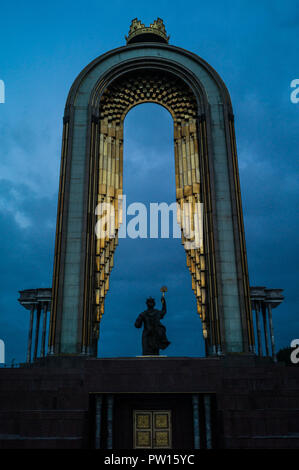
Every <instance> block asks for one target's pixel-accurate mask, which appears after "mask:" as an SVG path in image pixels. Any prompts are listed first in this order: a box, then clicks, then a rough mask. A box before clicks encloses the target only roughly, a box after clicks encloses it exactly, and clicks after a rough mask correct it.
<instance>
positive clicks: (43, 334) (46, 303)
mask: <svg viewBox="0 0 299 470" xmlns="http://www.w3.org/2000/svg"><path fill="white" fill-rule="evenodd" d="M47 311H48V302H44V305H43V332H42V347H41V355H40V356H41V357H45V347H46V331H47Z"/></svg>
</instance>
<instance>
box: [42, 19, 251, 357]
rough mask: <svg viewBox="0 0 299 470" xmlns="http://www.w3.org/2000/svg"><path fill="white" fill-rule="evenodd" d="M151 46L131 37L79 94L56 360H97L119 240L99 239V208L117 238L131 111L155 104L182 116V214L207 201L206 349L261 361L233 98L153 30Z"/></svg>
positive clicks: (202, 278) (67, 187)
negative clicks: (111, 209)
mask: <svg viewBox="0 0 299 470" xmlns="http://www.w3.org/2000/svg"><path fill="white" fill-rule="evenodd" d="M145 29H146V28H145ZM147 29H149V28H147ZM141 36H142V35H140V38H141V40H142V42H139V41H137V40H136V36H134V34H132V35H131V41H128V44H127V45H126V46H124V47H120V48H117V49H115V50H112V51H110V52H108V53H106V54H104V55H102V56H100V57H98V58H97V59H95V60H94V61H93V62H91V63H90V64H89V65H88V66H87V67H86V68H85V69H84V70H83V71H82V72H81V73H80V74H79V76H78V77H77V79H76V80H75V82H74V84H73V85H72V87H71V90H70V92H69V96H68V99H67V103H66V107H65V115H64V129H63V142H62V158H61V175H60V186H59V200H58V217H57V230H56V244H55V261H54V274H53V302H52V311H51V323H50V335H49V351H50V354H58V355H61V354H71V355H77V354H91V355H96V346H95V345H96V343H97V335H98V327H99V323H100V320H101V317H102V315H103V313H104V299H105V295H106V292H107V290H108V288H109V274H110V271H111V268H112V266H113V253H114V250H115V247H116V245H117V236H116V237H115V238H109V237H108V238H107V239H106V240H97V239H96V237H95V226H96V223H97V215H96V214H95V209H96V206H97V204H98V203H99V202H105V201H107V202H109V203H112V204H113V205H114V206H115V210H116V214H117V220H116V229H117V228H118V226H119V223H120V220H119V214H118V206H117V200H118V198H119V197H120V196H121V195H122V190H123V188H122V163H123V162H122V145H123V120H124V118H125V115H126V113H127V112H128V111H129V109H130V108H131V107H133V106H135V105H137V104H139V103H143V102H156V103H158V104H160V105H162V106H164V107H166V108H167V109H168V110H169V112H170V113H171V115H172V117H173V122H174V148H175V168H176V195H177V201H178V203H179V205H182V204H183V202H184V201H188V202H189V203H190V204H191V207H196V206H195V204H196V203H199V202H201V203H203V209H204V210H203V217H202V220H199V223H201V224H202V226H203V245H202V246H200V247H197V248H195V249H192V248H191V249H187V250H186V255H187V265H188V267H189V269H190V272H191V278H192V287H193V290H194V293H195V295H196V299H197V309H198V313H199V314H200V316H201V319H202V324H203V333H204V337H205V340H206V344H207V351H208V353H209V354H222V353H224V354H226V353H250V352H252V351H253V344H254V335H253V326H252V316H251V310H250V302H249V283H248V270H247V260H246V247H245V238H244V227H243V219H242V205H241V195H240V185H239V174H238V164H237V151H236V142H235V134H234V117H233V111H232V106H231V101H230V97H229V93H228V91H227V89H226V87H225V85H224V83H223V81H222V80H221V78H220V77H219V75H218V74H217V73H216V72H215V70H214V69H213V68H212V67H211V66H210V65H208V64H207V63H206V62H205V61H204V60H202V59H201V58H200V57H198V56H197V55H195V54H193V53H191V52H188V51H186V50H184V49H181V48H178V47H175V46H171V45H169V44H168V43H167V40H166V39H165V36H163V35H162V36H161V37H158V39H157V37H156V36H155V32H153V30H151V31H150V34H148V36H147V35H146V32H145V33H144V34H143V36H142V37H141ZM154 37H155V39H153V38H154ZM124 164H125V162H124ZM191 215H192V219H193V218H194V217H193V216H194V214H191ZM197 215H198V214H197ZM195 218H196V217H195ZM184 241H185V240H184V236H183V243H184ZM185 247H186V245H185Z"/></svg>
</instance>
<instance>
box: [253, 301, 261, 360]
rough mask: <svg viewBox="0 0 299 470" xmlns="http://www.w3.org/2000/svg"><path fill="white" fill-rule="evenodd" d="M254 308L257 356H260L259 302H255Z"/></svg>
mask: <svg viewBox="0 0 299 470" xmlns="http://www.w3.org/2000/svg"><path fill="white" fill-rule="evenodd" d="M254 307H255V318H256V332H257V346H258V355H259V356H262V340H261V325H260V302H255V303H254Z"/></svg>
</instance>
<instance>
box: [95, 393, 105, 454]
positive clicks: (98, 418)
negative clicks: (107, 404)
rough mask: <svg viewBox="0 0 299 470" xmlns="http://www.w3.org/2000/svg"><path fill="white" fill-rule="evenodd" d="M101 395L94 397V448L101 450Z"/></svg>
mask: <svg viewBox="0 0 299 470" xmlns="http://www.w3.org/2000/svg"><path fill="white" fill-rule="evenodd" d="M102 403H103V397H102V395H97V396H96V420H95V421H96V426H95V428H96V429H95V448H96V449H100V448H101V421H102Z"/></svg>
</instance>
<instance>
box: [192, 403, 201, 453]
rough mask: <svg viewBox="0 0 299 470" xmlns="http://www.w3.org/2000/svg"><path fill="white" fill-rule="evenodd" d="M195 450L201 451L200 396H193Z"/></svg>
mask: <svg viewBox="0 0 299 470" xmlns="http://www.w3.org/2000/svg"><path fill="white" fill-rule="evenodd" d="M192 405H193V430H194V449H200V429H199V406H198V395H195V394H194V395H192Z"/></svg>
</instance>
